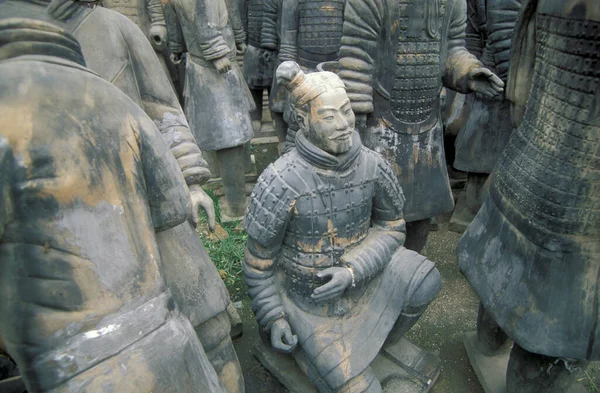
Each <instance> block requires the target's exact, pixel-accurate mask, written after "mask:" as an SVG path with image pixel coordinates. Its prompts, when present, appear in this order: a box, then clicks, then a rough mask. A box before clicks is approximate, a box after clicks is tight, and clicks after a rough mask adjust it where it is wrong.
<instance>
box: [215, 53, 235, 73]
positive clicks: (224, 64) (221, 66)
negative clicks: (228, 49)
mask: <svg viewBox="0 0 600 393" xmlns="http://www.w3.org/2000/svg"><path fill="white" fill-rule="evenodd" d="M213 65H214V66H215V68H216V69H217V71H219V74H224V73H226V72H227V71H229V70H231V61H229V58H228V57H227V56H223V57H219V58H218V59H214V60H213Z"/></svg>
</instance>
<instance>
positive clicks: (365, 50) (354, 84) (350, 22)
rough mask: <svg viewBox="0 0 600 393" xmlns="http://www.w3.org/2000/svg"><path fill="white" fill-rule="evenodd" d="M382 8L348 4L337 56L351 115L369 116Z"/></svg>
mask: <svg viewBox="0 0 600 393" xmlns="http://www.w3.org/2000/svg"><path fill="white" fill-rule="evenodd" d="M384 14H385V6H384V4H383V1H382V0H348V3H347V4H346V9H345V11H344V27H343V35H342V41H341V47H340V52H339V57H340V61H339V63H340V72H339V76H340V78H341V79H342V80H343V81H344V84H345V85H346V92H347V93H348V98H349V99H350V101H351V102H352V109H353V110H354V112H355V113H357V114H361V113H371V112H373V74H374V72H375V62H376V60H377V56H378V53H377V52H378V50H377V49H378V48H377V47H378V42H379V36H380V33H381V29H382V26H383V18H384V16H385V15H384Z"/></svg>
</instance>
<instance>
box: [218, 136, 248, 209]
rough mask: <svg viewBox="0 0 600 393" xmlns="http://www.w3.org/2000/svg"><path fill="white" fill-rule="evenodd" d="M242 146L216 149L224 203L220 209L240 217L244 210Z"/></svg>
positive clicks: (244, 192)
mask: <svg viewBox="0 0 600 393" xmlns="http://www.w3.org/2000/svg"><path fill="white" fill-rule="evenodd" d="M244 161H245V160H244V146H243V145H241V146H236V147H232V148H229V149H223V150H217V162H218V163H219V172H220V174H221V179H222V180H223V191H224V193H225V198H224V200H225V203H224V204H223V205H222V206H221V211H222V212H223V213H225V215H227V216H228V217H231V218H237V217H242V216H243V215H244V212H245V210H246V191H245V188H244V186H245V180H246V179H245V173H244V172H245V163H244Z"/></svg>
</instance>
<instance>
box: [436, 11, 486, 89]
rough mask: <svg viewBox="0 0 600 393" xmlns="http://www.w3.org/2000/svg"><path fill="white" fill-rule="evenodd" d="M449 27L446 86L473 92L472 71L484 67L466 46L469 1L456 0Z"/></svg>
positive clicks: (444, 76)
mask: <svg viewBox="0 0 600 393" xmlns="http://www.w3.org/2000/svg"><path fill="white" fill-rule="evenodd" d="M449 3H450V2H449ZM451 12H452V13H451V15H450V25H449V27H448V33H447V34H448V36H447V40H448V57H447V59H446V66H445V70H444V75H443V81H444V86H446V87H449V88H450V89H453V90H456V91H458V92H459V93H463V94H467V93H470V92H471V89H470V88H469V78H470V72H471V71H472V70H473V69H476V68H481V67H483V64H482V63H481V62H480V61H479V60H477V58H476V57H475V56H474V55H473V54H471V53H469V51H468V50H467V48H465V36H466V33H465V32H466V27H467V3H466V1H465V0H455V1H454V7H453V8H452V11H451Z"/></svg>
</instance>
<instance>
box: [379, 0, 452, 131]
mask: <svg viewBox="0 0 600 393" xmlns="http://www.w3.org/2000/svg"><path fill="white" fill-rule="evenodd" d="M415 3H419V4H415ZM420 3H421V0H401V1H400V2H399V4H398V7H399V14H398V24H399V26H400V28H398V29H397V30H398V33H399V34H398V38H397V40H398V49H397V55H396V66H395V67H394V69H395V76H396V77H395V79H394V85H393V88H392V91H391V95H390V109H391V111H392V113H393V115H394V116H395V117H396V119H398V120H400V121H403V122H406V123H420V122H422V121H425V120H427V119H428V118H429V117H430V116H431V114H432V112H433V110H434V109H436V108H438V107H439V106H438V103H439V99H440V91H441V90H442V79H441V78H440V49H441V43H442V39H441V36H442V25H443V21H444V15H445V12H446V0H441V1H440V2H439V3H440V4H439V7H438V8H437V9H436V8H433V7H423V6H422V5H421V4H420ZM424 8H425V9H426V12H419V11H424ZM408 10H415V11H417V12H414V15H413V12H410V13H409V11H408ZM412 26H416V28H413V27H412ZM381 88H383V86H381ZM383 90H385V89H383ZM434 115H435V114H434Z"/></svg>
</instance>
